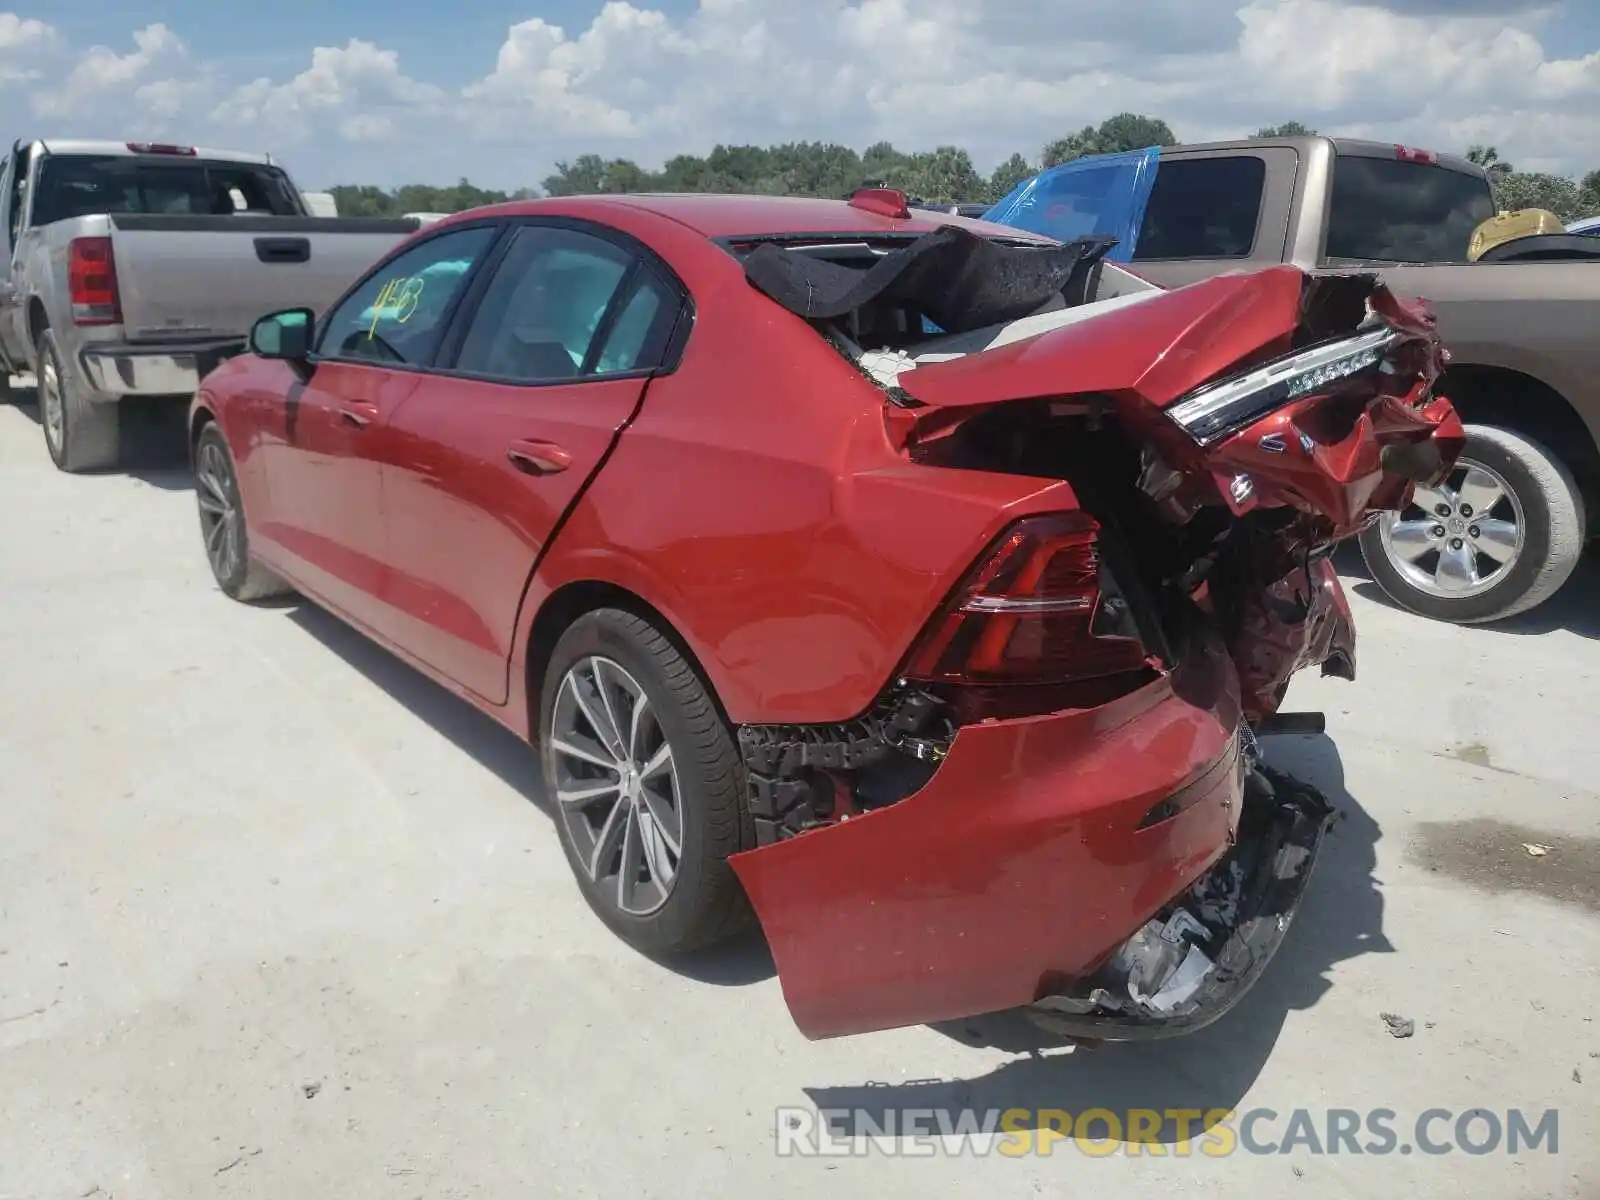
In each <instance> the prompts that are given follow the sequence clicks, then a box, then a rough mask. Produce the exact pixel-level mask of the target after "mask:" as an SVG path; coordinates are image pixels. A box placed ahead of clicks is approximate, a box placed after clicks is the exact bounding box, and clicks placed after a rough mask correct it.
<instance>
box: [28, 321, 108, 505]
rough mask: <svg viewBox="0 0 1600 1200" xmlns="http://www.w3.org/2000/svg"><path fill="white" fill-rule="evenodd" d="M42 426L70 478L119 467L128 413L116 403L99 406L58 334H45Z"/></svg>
mask: <svg viewBox="0 0 1600 1200" xmlns="http://www.w3.org/2000/svg"><path fill="white" fill-rule="evenodd" d="M35 361H37V363H38V364H39V367H38V372H39V373H38V385H39V424H40V426H41V427H43V429H44V446H45V449H46V450H48V451H49V452H50V461H51V462H53V463H55V465H56V467H57V468H58V469H60V470H62V471H66V472H68V473H69V474H73V475H76V474H79V473H81V472H83V471H103V470H106V469H108V468H110V467H114V466H116V465H117V457H118V450H119V448H120V445H121V439H122V414H121V412H120V411H119V410H118V408H117V405H116V404H115V403H111V404H95V403H93V402H92V401H90V400H89V398H88V396H87V395H86V394H85V389H84V387H83V381H82V380H81V379H79V378H78V374H77V372H76V371H74V370H73V369H72V368H71V366H70V365H69V364H68V362H67V359H66V358H65V356H63V355H62V353H61V347H60V346H59V345H58V344H57V342H56V335H55V331H54V330H53V329H45V330H44V331H43V332H42V333H40V334H39V344H38V346H37V348H36V353H35Z"/></svg>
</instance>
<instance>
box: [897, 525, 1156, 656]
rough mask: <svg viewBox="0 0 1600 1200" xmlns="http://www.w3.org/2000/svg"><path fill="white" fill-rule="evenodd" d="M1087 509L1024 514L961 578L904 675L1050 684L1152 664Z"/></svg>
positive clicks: (1096, 527) (1097, 530) (1097, 528)
mask: <svg viewBox="0 0 1600 1200" xmlns="http://www.w3.org/2000/svg"><path fill="white" fill-rule="evenodd" d="M1098 540H1099V526H1098V525H1097V524H1096V523H1095V522H1094V521H1093V520H1091V519H1090V518H1089V517H1087V516H1086V515H1084V514H1081V513H1052V514H1049V515H1047V516H1037V517H1027V518H1024V519H1023V520H1021V521H1019V522H1018V523H1017V524H1015V525H1013V526H1012V527H1011V528H1010V529H1009V530H1007V531H1006V532H1005V533H1004V534H1003V535H1002V536H1001V537H1000V539H999V541H998V542H996V543H995V545H994V546H993V547H992V548H991V549H990V550H989V551H987V552H986V553H985V554H984V556H983V557H982V558H981V559H979V560H978V563H977V565H976V566H975V567H974V568H973V570H972V571H971V572H970V573H969V574H968V575H967V578H966V579H965V580H963V581H962V584H961V586H960V587H959V588H957V589H956V593H955V595H954V596H953V597H952V599H951V601H950V603H949V604H948V605H947V607H946V609H945V611H944V613H943V614H942V615H941V616H940V618H939V619H938V620H936V621H935V622H934V623H933V625H932V626H931V627H930V628H929V630H928V632H927V634H926V635H925V636H924V637H923V640H922V642H921V643H920V644H919V645H918V647H917V649H916V650H915V652H914V653H913V654H912V656H911V659H910V661H909V662H908V663H907V664H906V669H905V671H904V672H903V673H904V674H905V675H907V676H909V677H911V678H914V679H921V680H941V681H948V682H962V683H984V684H996V683H1002V684H1051V683H1063V682H1068V681H1072V680H1082V679H1094V678H1098V677H1101V676H1106V675H1116V674H1121V673H1123V672H1128V671H1139V670H1142V669H1144V668H1145V667H1146V665H1147V664H1146V659H1147V656H1148V655H1147V651H1146V650H1145V647H1144V645H1143V643H1142V642H1141V641H1140V639H1139V637H1138V636H1137V634H1136V633H1135V632H1134V630H1133V625H1132V618H1131V615H1130V614H1129V612H1128V608H1127V602H1126V601H1125V600H1124V599H1123V597H1122V596H1121V594H1120V592H1119V591H1118V590H1117V588H1116V585H1115V583H1114V581H1112V580H1111V579H1110V577H1109V574H1108V573H1107V572H1106V570H1105V568H1104V566H1103V564H1102V563H1101V561H1100V554H1099V548H1098Z"/></svg>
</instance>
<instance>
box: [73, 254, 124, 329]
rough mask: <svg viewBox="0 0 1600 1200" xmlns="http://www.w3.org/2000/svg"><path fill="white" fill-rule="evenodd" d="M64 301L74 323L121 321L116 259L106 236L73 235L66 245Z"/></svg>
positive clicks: (114, 323) (100, 323)
mask: <svg viewBox="0 0 1600 1200" xmlns="http://www.w3.org/2000/svg"><path fill="white" fill-rule="evenodd" d="M67 300H68V302H69V303H70V304H71V305H72V323H73V324H74V325H116V324H119V323H120V322H121V321H122V298H121V296H120V295H118V293H117V261H116V256H115V255H114V254H113V253H112V251H111V239H110V238H108V237H81V238H73V239H72V241H71V243H69V244H68V246H67Z"/></svg>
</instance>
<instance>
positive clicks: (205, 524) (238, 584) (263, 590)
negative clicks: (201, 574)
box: [194, 422, 292, 604]
mask: <svg viewBox="0 0 1600 1200" xmlns="http://www.w3.org/2000/svg"><path fill="white" fill-rule="evenodd" d="M194 494H195V502H196V505H197V507H198V508H199V513H200V536H201V539H202V542H203V544H204V546H205V551H206V562H207V563H209V564H210V566H211V576H212V578H213V579H215V580H216V581H217V586H218V587H219V588H221V589H222V592H223V594H224V595H226V596H228V597H230V598H231V599H234V600H238V601H241V602H243V603H246V604H248V603H250V602H252V601H255V600H265V599H267V598H269V597H272V596H283V595H287V594H289V592H290V591H291V590H292V589H291V588H290V587H289V585H288V584H286V583H284V582H283V580H281V579H279V578H278V577H277V576H276V575H274V574H273V573H272V572H271V571H269V570H267V568H265V567H263V566H262V565H261V564H260V563H258V562H256V561H255V560H254V559H252V558H251V557H250V525H249V522H248V521H246V520H245V514H244V503H243V501H242V500H241V499H240V496H239V477H238V474H237V472H236V471H235V470H234V465H233V454H232V453H231V452H230V451H229V450H228V440H227V439H226V438H225V437H223V436H222V430H220V429H218V428H217V426H216V423H215V422H212V423H210V424H208V425H207V426H206V427H205V428H204V429H202V430H201V431H200V436H199V438H197V439H196V440H195V448H194Z"/></svg>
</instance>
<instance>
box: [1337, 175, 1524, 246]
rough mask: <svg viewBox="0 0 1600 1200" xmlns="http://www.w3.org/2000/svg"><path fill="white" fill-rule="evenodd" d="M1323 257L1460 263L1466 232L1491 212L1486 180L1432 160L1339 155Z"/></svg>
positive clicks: (1469, 235)
mask: <svg viewBox="0 0 1600 1200" xmlns="http://www.w3.org/2000/svg"><path fill="white" fill-rule="evenodd" d="M1328 206H1329V208H1328V241H1327V246H1326V248H1325V250H1324V254H1325V256H1326V257H1327V258H1330V259H1353V260H1356V261H1358V262H1408V263H1450V262H1466V261H1467V247H1468V246H1469V244H1470V243H1471V241H1472V231H1473V230H1474V229H1476V228H1477V227H1478V226H1479V225H1480V224H1482V223H1483V222H1484V221H1486V220H1488V219H1489V218H1490V217H1492V216H1494V199H1493V197H1492V195H1491V194H1490V191H1489V184H1488V182H1487V181H1486V180H1485V179H1483V178H1482V177H1481V176H1478V175H1471V174H1468V173H1466V172H1464V171H1452V170H1451V169H1450V168H1448V167H1440V166H1434V165H1433V164H1431V163H1422V162H1407V161H1405V160H1403V159H1389V158H1369V157H1366V156H1361V155H1340V156H1339V158H1338V159H1337V160H1336V162H1335V163H1334V168H1333V190H1332V194H1331V196H1330V198H1329V201H1328Z"/></svg>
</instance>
